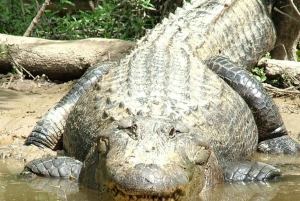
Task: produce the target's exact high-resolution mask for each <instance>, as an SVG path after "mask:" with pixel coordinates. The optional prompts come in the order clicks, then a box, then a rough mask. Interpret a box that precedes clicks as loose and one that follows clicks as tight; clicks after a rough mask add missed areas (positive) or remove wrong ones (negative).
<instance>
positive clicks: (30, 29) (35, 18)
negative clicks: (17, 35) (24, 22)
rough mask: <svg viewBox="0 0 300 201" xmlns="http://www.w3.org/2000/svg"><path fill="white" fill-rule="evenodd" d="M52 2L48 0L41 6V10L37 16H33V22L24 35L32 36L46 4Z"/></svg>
mask: <svg viewBox="0 0 300 201" xmlns="http://www.w3.org/2000/svg"><path fill="white" fill-rule="evenodd" d="M49 3H50V0H46V1H45V2H44V3H43V5H42V7H41V8H40V10H39V12H38V13H37V14H36V16H35V17H34V18H33V20H32V22H31V23H30V25H29V27H28V29H27V30H26V32H25V33H24V36H27V37H28V36H30V34H31V32H32V30H33V29H34V27H35V26H36V25H37V23H38V21H39V20H40V18H41V17H42V15H43V13H44V11H45V9H46V6H48V5H49Z"/></svg>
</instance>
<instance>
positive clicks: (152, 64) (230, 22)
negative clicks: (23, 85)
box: [64, 0, 275, 161]
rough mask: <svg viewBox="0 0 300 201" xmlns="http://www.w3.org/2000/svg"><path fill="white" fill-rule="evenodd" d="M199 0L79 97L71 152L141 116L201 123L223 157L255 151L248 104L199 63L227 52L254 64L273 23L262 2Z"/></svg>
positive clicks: (67, 140)
mask: <svg viewBox="0 0 300 201" xmlns="http://www.w3.org/2000/svg"><path fill="white" fill-rule="evenodd" d="M199 2H200V1H195V2H193V3H192V4H191V5H190V4H186V5H185V7H184V8H183V9H178V10H177V12H176V13H175V15H174V16H170V18H169V19H166V20H164V21H163V23H162V24H160V25H158V26H156V28H155V29H154V30H152V31H151V32H150V33H149V34H147V35H146V37H144V38H143V39H142V40H141V41H140V42H139V43H138V45H137V48H136V49H135V50H134V51H133V52H132V53H131V54H130V55H128V56H127V57H126V58H125V59H123V60H122V61H121V62H120V64H118V65H117V66H116V67H115V68H113V69H111V70H110V71H109V73H108V74H107V75H105V76H102V77H101V79H100V80H99V81H98V83H97V84H95V85H94V86H93V87H91V88H90V89H89V90H88V91H87V93H86V94H85V95H83V96H82V97H81V98H80V99H79V101H78V103H77V104H76V106H75V108H74V109H73V110H72V111H71V113H70V115H69V119H68V121H67V125H66V134H65V136H64V144H65V148H66V149H67V151H68V152H69V153H70V154H71V155H74V156H75V157H77V158H79V159H81V160H83V159H84V158H85V156H86V154H87V152H88V151H89V149H90V147H91V146H93V143H94V140H95V138H96V136H97V134H99V133H100V132H101V130H102V129H104V128H106V127H107V125H108V124H110V123H111V122H112V121H114V120H118V119H121V118H124V117H127V116H135V115H140V116H145V117H156V118H165V119H176V120H179V121H182V122H184V123H186V124H188V125H191V126H194V127H196V128H198V129H199V135H200V136H201V137H203V138H204V139H206V140H208V141H210V143H211V144H212V145H213V147H214V149H215V151H216V155H217V156H218V158H219V159H220V160H221V161H222V160H223V159H226V160H232V161H234V160H242V159H243V160H244V159H248V158H249V157H250V156H251V155H252V153H253V152H254V150H255V148H256V145H257V140H258V134H257V127H256V125H255V121H254V118H253V115H252V114H251V111H250V109H249V108H248V106H247V105H246V103H245V102H244V100H243V99H242V98H241V97H240V96H239V95H238V94H237V93H236V92H235V91H233V90H232V89H231V88H230V87H229V86H228V85H227V84H226V83H225V82H224V81H223V80H221V79H220V78H218V76H217V75H215V74H214V73H213V72H212V71H210V70H209V69H208V68H207V67H206V66H205V65H204V64H203V63H202V62H201V60H204V59H207V58H209V57H210V56H213V55H217V54H222V55H225V56H227V57H229V58H230V59H232V60H233V61H237V62H238V61H239V64H240V65H242V66H244V67H247V66H249V65H250V64H252V63H254V61H256V60H257V59H258V58H259V57H261V56H262V55H263V54H264V52H266V51H267V50H268V49H269V48H270V47H271V46H272V45H273V43H274V40H275V38H274V37H273V35H274V29H273V26H272V23H271V21H270V20H269V18H268V17H266V16H267V15H266V13H265V11H264V10H263V9H264V8H263V5H262V4H261V2H260V1H256V0H250V1H249V0H244V1H242V0H240V1H224V2H223V3H220V2H222V1H217V2H215V1H201V2H200V3H199ZM198 3H199V5H198ZM200 4H201V6H200ZM199 6H200V7H199ZM258 9H259V11H258ZM253 13H255V15H254V14H253ZM254 16H255V17H254ZM252 17H253V19H252Z"/></svg>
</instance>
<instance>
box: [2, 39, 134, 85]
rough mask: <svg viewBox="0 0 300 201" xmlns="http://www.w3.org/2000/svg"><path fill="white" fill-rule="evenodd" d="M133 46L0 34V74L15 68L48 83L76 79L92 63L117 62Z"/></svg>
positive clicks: (130, 44)
mask: <svg viewBox="0 0 300 201" xmlns="http://www.w3.org/2000/svg"><path fill="white" fill-rule="evenodd" d="M134 45H135V43H134V42H129V41H122V40H117V39H101V38H89V39H84V40H74V41H57V40H55V41H54V40H46V39H40V38H31V37H30V38H28V37H21V36H11V35H5V34H0V73H7V72H8V71H11V69H12V66H14V65H18V66H21V67H22V68H24V69H26V70H27V71H29V72H30V73H31V74H33V75H42V74H45V75H47V76H48V77H49V78H50V79H52V80H64V81H65V80H70V79H76V78H78V77H80V76H81V75H82V74H83V72H84V71H85V70H86V69H87V68H88V67H90V66H92V65H94V64H96V63H99V62H103V61H119V60H120V59H121V58H123V57H124V56H125V55H126V54H128V53H129V52H130V50H131V49H132V48H133V46H134ZM6 49H7V50H6Z"/></svg>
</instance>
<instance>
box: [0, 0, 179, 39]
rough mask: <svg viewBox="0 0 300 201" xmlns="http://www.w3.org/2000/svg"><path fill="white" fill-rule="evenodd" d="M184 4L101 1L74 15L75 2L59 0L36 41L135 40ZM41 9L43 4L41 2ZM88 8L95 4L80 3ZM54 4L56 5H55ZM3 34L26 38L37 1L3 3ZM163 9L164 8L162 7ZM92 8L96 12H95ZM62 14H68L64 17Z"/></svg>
mask: <svg viewBox="0 0 300 201" xmlns="http://www.w3.org/2000/svg"><path fill="white" fill-rule="evenodd" d="M182 2H183V0H176V1H170V0H164V1H161V0H153V1H151V2H150V0H129V1H122V0H99V1H98V2H96V3H98V4H99V5H98V6H95V7H94V8H93V6H90V8H91V9H90V10H85V11H80V10H79V11H78V12H76V13H75V12H74V13H73V14H68V13H70V11H71V10H74V9H75V7H73V9H70V8H72V6H75V5H74V3H73V2H71V1H69V0H59V2H57V3H55V5H56V7H57V9H55V11H50V10H46V11H45V13H44V15H43V16H42V18H41V19H40V21H39V22H38V24H37V26H36V28H35V29H34V30H33V32H32V33H31V36H33V37H40V38H47V39H61V40H62V39H66V40H71V39H82V38H88V37H104V38H119V39H126V40H135V39H137V38H140V37H142V36H143V35H144V34H145V31H146V29H152V28H153V27H154V26H155V24H157V23H158V22H159V21H160V20H161V18H162V17H163V16H164V15H167V14H168V12H169V11H174V9H175V8H176V7H177V6H180V4H182ZM39 3H40V5H41V4H42V3H43V2H42V1H39ZM76 3H81V4H83V3H85V4H87V6H89V4H90V3H93V4H95V3H94V2H93V1H84V0H81V1H78V2H76ZM53 4H54V2H53ZM0 5H6V6H1V7H0V33H6V34H12V35H23V34H24V33H25V31H26V29H27V28H28V26H29V24H30V22H31V21H32V19H33V18H34V17H35V15H36V13H37V12H38V8H37V6H36V1H35V0H21V1H20V0H0ZM162 5H163V6H162ZM92 8H93V11H92ZM61 11H66V14H64V15H62V14H61Z"/></svg>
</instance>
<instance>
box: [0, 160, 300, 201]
mask: <svg viewBox="0 0 300 201" xmlns="http://www.w3.org/2000/svg"><path fill="white" fill-rule="evenodd" d="M255 159H256V160H260V161H263V162H268V163H271V164H277V166H278V168H280V169H281V170H282V173H283V178H282V179H281V180H280V181H272V182H268V183H265V182H248V183H246V182H234V183H227V184H225V185H223V186H221V187H219V188H217V189H214V190H213V191H208V192H206V193H205V194H204V196H203V197H201V198H200V197H199V198H193V199H192V200H193V201H194V200H196V201H201V200H209V201H216V200H222V201H225V200H226V201H242V200H253V201H254V200H255V201H262V200H272V201H297V200H300V160H299V158H296V157H285V156H283V157H278V156H275V157H274V156H267V155H257V156H256V157H255ZM22 168H23V163H20V162H16V161H14V160H5V161H1V162H0V200H1V201H13V200H16V201H19V200H28V201H29V200H30V201H33V200H35V201H42V200H43V201H44V200H50V201H52V200H53V201H63V200H67V201H69V200H71V201H85V200H86V201H94V200H103V201H107V200H106V199H105V198H103V197H99V195H98V193H97V192H95V191H92V190H89V189H84V188H81V187H80V186H79V185H78V183H77V182H76V181H69V180H58V179H49V178H41V177H37V178H36V179H24V178H20V177H19V173H20V171H21V170H22Z"/></svg>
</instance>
